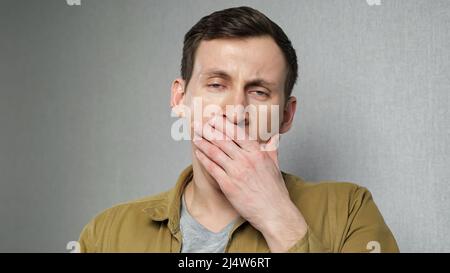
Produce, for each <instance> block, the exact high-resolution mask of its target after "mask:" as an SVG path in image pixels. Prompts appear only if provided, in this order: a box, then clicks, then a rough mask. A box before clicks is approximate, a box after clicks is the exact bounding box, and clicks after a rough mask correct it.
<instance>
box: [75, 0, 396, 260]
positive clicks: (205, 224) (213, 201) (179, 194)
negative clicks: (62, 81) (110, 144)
mask: <svg viewBox="0 0 450 273" xmlns="http://www.w3.org/2000/svg"><path fill="white" fill-rule="evenodd" d="M297 70H298V68H297V57H296V53H295V50H294V48H293V47H292V45H291V42H290V40H289V39H288V37H287V36H286V34H285V33H284V32H283V30H282V29H281V28H280V27H279V26H278V25H276V24H275V23H274V22H272V21H271V20H270V19H268V18H267V17H266V16H265V15H263V14H262V13H260V12H259V11H257V10H254V9H252V8H249V7H238V8H230V9H225V10H222V11H217V12H214V13H212V14H211V15H209V16H206V17H204V18H202V19H201V20H200V21H199V22H198V23H197V24H196V25H194V26H193V27H192V28H191V30H190V31H189V32H188V33H186V35H185V39H184V47H183V57H182V64H181V77H180V78H178V79H176V80H174V82H173V84H172V98H171V106H172V108H173V109H174V110H175V112H177V113H178V114H179V115H180V116H182V117H184V118H185V119H186V120H187V121H188V124H189V129H190V130H189V136H190V137H192V140H193V141H192V148H193V149H192V166H189V167H188V168H186V169H185V170H184V171H183V172H182V173H181V175H180V177H179V179H178V182H177V183H176V186H175V187H174V188H173V189H172V190H170V191H168V192H164V193H161V194H159V195H156V196H151V197H147V198H144V199H140V200H137V201H132V202H129V203H125V204H120V205H117V206H115V207H113V208H110V209H108V210H106V211H104V212H103V213H101V214H99V215H98V216H97V217H95V218H94V219H93V220H92V221H91V222H90V223H89V224H88V225H86V227H85V228H84V230H83V232H82V234H81V236H80V244H81V250H82V251H83V252H371V251H372V252H380V251H381V252H397V251H398V247H397V244H396V242H395V239H394V237H393V235H392V233H391V232H390V230H389V228H388V227H387V226H386V224H385V222H384V220H383V217H382V216H381V214H380V212H379V210H378V209H377V207H376V205H375V203H374V201H373V200H372V197H371V194H370V193H369V191H367V190H366V189H365V188H363V187H359V186H357V185H354V184H351V183H337V182H320V183H307V182H305V181H303V180H302V179H301V178H300V177H296V176H294V175H291V174H287V173H284V172H282V171H280V169H279V165H278V156H277V149H276V147H277V144H278V139H279V134H283V133H286V132H287V131H289V129H290V128H291V126H292V121H293V118H294V114H295V110H296V98H295V97H293V96H291V92H292V89H293V87H294V84H295V82H296V79H297ZM196 99H200V100H201V104H200V106H199V104H196V102H195V100H196ZM203 106H206V107H208V106H214V107H215V108H214V107H213V108H214V109H215V110H214V111H211V113H210V115H207V114H206V115H205V114H202V115H201V116H200V117H198V116H197V117H196V118H193V117H192V115H191V114H192V112H194V113H195V111H197V110H198V109H197V108H198V107H203ZM229 106H241V108H239V107H236V108H235V109H234V111H229V109H227V108H228V107H229ZM250 106H253V108H251V107H250ZM273 106H276V107H275V111H271V112H270V113H269V112H267V111H264V109H267V108H272V109H273V108H274V107H273ZM247 107H249V108H247ZM180 109H181V110H180ZM236 109H238V110H236ZM248 109H253V110H254V111H246V110H248ZM274 117H275V118H274ZM267 118H269V119H268V120H267ZM274 120H275V121H274ZM264 125H268V128H269V130H268V134H266V135H265V136H263V134H262V133H261V130H260V129H261V128H262V127H264ZM255 132H256V133H255Z"/></svg>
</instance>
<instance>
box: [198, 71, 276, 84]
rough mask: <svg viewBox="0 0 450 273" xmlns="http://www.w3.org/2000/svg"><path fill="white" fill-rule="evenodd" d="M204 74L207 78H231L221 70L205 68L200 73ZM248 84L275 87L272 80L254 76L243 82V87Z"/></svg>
mask: <svg viewBox="0 0 450 273" xmlns="http://www.w3.org/2000/svg"><path fill="white" fill-rule="evenodd" d="M202 74H204V75H206V76H207V77H208V78H211V77H219V78H223V79H225V80H231V76H230V74H228V73H227V72H225V71H223V70H218V69H213V70H207V71H206V72H204V73H202ZM250 86H268V87H276V84H275V83H273V82H268V81H266V80H264V79H262V78H255V79H252V80H250V81H248V82H246V83H245V88H248V87H250Z"/></svg>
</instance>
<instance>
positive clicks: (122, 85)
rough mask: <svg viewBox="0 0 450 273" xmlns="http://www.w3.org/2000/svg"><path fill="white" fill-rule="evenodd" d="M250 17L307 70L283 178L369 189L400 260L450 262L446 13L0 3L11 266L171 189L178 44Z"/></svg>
mask: <svg viewBox="0 0 450 273" xmlns="http://www.w3.org/2000/svg"><path fill="white" fill-rule="evenodd" d="M244 4H245V5H250V6H252V7H255V8H257V9H259V10H261V11H262V12H264V13H266V14H267V15H268V16H269V17H271V18H272V19H273V20H274V21H276V22H277V23H278V24H279V25H280V26H281V27H283V28H284V30H285V31H286V33H287V34H288V35H289V36H290V37H291V40H292V42H293V44H294V46H295V48H296V49H297V51H298V55H299V60H300V68H301V69H300V70H301V75H300V81H299V83H298V85H297V86H296V88H295V91H294V94H295V95H296V96H298V98H299V110H298V114H297V116H296V119H295V126H294V128H293V130H292V131H291V132H289V133H288V134H287V135H285V137H284V138H283V139H282V149H281V166H282V169H284V170H285V171H288V172H292V173H295V174H297V175H300V176H302V177H303V178H305V179H308V180H322V179H333V180H340V181H350V182H355V183H358V184H360V185H364V186H366V187H368V188H369V189H370V190H371V192H372V193H373V195H374V198H375V201H376V202H377V204H378V206H379V208H380V210H381V211H382V213H383V215H384V216H385V219H386V221H387V223H388V225H389V226H390V227H391V229H392V230H393V232H394V234H395V236H396V238H397V240H398V243H399V245H400V248H401V250H402V251H405V252H412V251H419V252H424V251H432V252H439V251H447V252H448V251H450V236H449V230H450V229H449V226H450V198H449V195H450V187H449V183H450V172H449V169H450V168H449V161H450V160H449V159H450V141H449V133H450V129H449V124H450V122H449V114H450V113H449V106H450V103H449V92H450V69H449V63H450V62H449V61H450V60H449V47H450V37H449V36H450V35H449V34H450V30H449V29H450V28H449V26H450V1H448V0H442V1H439V0H433V1H425V0H422V1H416V0H381V5H379V6H377V5H374V6H370V5H368V4H367V2H366V0H348V1H338V0H335V1H331V0H317V1H312V0H304V1H298V0H296V1H230V2H227V3H225V2H223V1H143V0H132V1H131V0H130V1H124V0H114V1H113V0H108V1H106V0H81V6H68V5H67V4H66V1H65V0H50V1H27V0H1V1H0V219H1V220H0V221H1V223H0V251H1V252H4V251H19V252H24V251H33V252H34V251H37V252H49V251H57V252H65V251H67V250H66V243H67V242H68V241H71V240H76V239H77V238H78V235H79V232H80V231H81V229H82V227H83V226H84V225H85V224H86V223H87V222H88V221H89V219H91V218H92V217H93V216H94V215H95V214H97V213H98V212H100V211H101V210H103V209H105V208H107V207H110V206H112V205H114V204H116V203H118V202H123V201H127V200H130V199H134V198H138V197H142V196H146V195H151V194H155V193H157V192H160V191H163V190H166V189H168V188H170V187H171V186H172V185H173V184H174V183H175V180H176V178H177V176H178V174H179V172H180V171H181V170H182V169H183V168H184V167H185V166H186V165H187V164H188V163H189V162H190V158H189V157H188V155H189V149H190V148H189V145H188V144H187V143H185V142H184V143H183V142H181V143H180V142H175V141H173V140H172V139H171V137H170V127H171V124H172V122H173V121H174V119H173V118H171V117H170V110H169V96H170V89H169V88H170V83H171V81H172V80H173V79H174V78H175V77H177V76H178V75H179V64H180V57H181V48H182V38H183V35H184V33H185V32H186V31H187V30H188V29H189V28H190V27H191V26H192V25H193V24H194V23H195V22H197V21H198V20H199V19H200V18H201V17H202V16H204V15H206V14H209V13H210V12H212V11H214V10H217V9H222V8H225V7H231V6H238V5H244Z"/></svg>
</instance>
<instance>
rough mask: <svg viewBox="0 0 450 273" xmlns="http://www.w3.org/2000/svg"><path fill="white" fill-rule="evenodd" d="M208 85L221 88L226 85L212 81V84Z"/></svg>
mask: <svg viewBox="0 0 450 273" xmlns="http://www.w3.org/2000/svg"><path fill="white" fill-rule="evenodd" d="M208 87H211V88H214V89H219V88H222V87H224V86H223V85H221V84H219V83H212V84H208Z"/></svg>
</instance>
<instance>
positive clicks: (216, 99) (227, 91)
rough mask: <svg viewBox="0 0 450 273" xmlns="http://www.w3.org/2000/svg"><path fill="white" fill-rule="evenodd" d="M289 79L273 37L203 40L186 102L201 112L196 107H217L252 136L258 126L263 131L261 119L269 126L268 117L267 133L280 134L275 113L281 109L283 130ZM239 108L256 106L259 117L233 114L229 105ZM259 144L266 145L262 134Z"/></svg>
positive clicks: (278, 116)
mask: <svg viewBox="0 0 450 273" xmlns="http://www.w3.org/2000/svg"><path fill="white" fill-rule="evenodd" d="M286 74H287V66H286V61H285V59H284V56H283V53H282V52H281V49H280V48H279V47H278V45H277V44H276V43H275V41H274V40H273V39H272V38H271V37H269V36H261V37H252V38H246V39H214V40H210V41H202V42H201V43H200V45H199V47H198V48H197V51H196V56H195V61H194V69H193V72H192V77H191V79H190V81H189V84H188V86H187V87H186V86H184V91H185V95H184V98H183V103H184V104H185V105H186V106H188V107H190V108H191V112H195V109H193V108H195V107H198V104H197V105H195V104H194V103H193V102H194V100H195V98H197V99H198V98H201V101H202V107H203V109H205V108H207V107H208V106H209V105H214V106H216V108H219V109H221V111H222V113H221V114H222V115H223V116H224V117H226V118H227V119H228V120H229V121H231V122H232V123H234V124H237V125H240V126H243V125H245V129H246V131H247V132H249V128H251V127H252V126H256V127H255V128H257V127H258V125H257V124H258V120H259V121H260V122H261V121H263V120H260V119H261V117H262V115H265V116H266V117H265V119H266V120H267V125H266V127H267V131H271V132H272V134H273V133H277V132H274V130H275V129H274V126H272V124H271V122H270V121H271V118H272V116H274V114H273V112H272V114H271V110H272V108H273V106H279V108H278V109H276V110H277V112H276V113H275V115H276V116H277V117H276V119H275V120H276V122H277V125H280V124H281V122H282V120H283V114H284V110H285V109H284V105H285V100H286V98H285V94H284V84H285V80H286ZM237 105H240V106H243V107H244V108H245V107H248V106H249V105H251V106H254V107H255V108H256V109H257V114H256V115H249V113H248V112H247V113H246V114H242V115H239V114H236V113H234V114H230V113H227V111H226V108H227V106H237ZM255 108H253V109H255ZM264 110H265V111H264ZM191 119H193V117H191ZM208 119H209V116H208V115H206V116H203V118H202V122H203V123H204V122H206V121H207V120H208ZM276 128H278V126H277V127H276ZM256 131H258V130H256ZM277 131H278V130H277ZM258 132H259V131H258ZM257 139H258V140H259V141H260V142H262V141H263V140H266V139H264V138H263V140H261V137H260V134H259V133H258V135H257Z"/></svg>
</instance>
